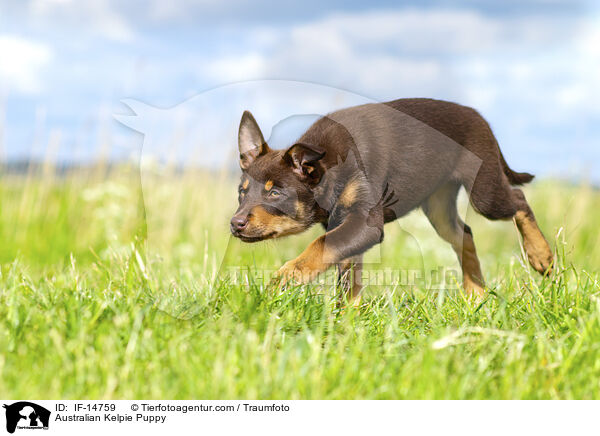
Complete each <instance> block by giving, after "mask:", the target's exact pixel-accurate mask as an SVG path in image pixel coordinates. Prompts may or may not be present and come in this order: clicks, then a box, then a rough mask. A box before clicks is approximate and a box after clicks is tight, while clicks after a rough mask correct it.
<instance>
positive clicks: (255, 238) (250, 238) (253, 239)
mask: <svg viewBox="0 0 600 436" xmlns="http://www.w3.org/2000/svg"><path fill="white" fill-rule="evenodd" d="M276 234H277V232H269V233H265V234H263V235H258V236H247V235H244V234H243V233H234V234H233V236H235V237H236V238H238V239H241V240H242V241H244V242H259V241H264V240H265V239H271V238H273V237H275V236H276Z"/></svg>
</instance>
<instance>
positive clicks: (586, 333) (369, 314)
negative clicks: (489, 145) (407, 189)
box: [0, 167, 600, 399]
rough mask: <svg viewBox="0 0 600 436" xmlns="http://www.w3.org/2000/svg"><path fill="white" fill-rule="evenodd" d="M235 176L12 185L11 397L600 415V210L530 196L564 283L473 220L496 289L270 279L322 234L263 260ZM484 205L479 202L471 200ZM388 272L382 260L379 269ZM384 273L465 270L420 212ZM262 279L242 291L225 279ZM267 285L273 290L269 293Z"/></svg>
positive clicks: (589, 195) (0, 193)
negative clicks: (348, 290)
mask: <svg viewBox="0 0 600 436" xmlns="http://www.w3.org/2000/svg"><path fill="white" fill-rule="evenodd" d="M235 183H236V181H234V180H232V179H230V178H229V177H227V176H226V175H222V174H210V175H209V174H195V173H189V174H183V175H173V174H154V175H148V174H146V175H145V176H144V177H142V178H141V180H140V176H139V172H138V171H136V170H135V169H134V168H128V167H121V168H114V169H112V170H111V171H110V172H109V173H108V174H104V173H103V172H102V171H101V169H99V170H91V171H81V172H75V173H72V174H69V175H67V176H62V177H58V176H55V175H54V174H53V172H52V170H51V169H47V171H46V174H37V173H36V174H29V175H27V176H25V175H22V176H21V175H20V176H14V175H9V174H4V175H3V176H2V177H1V178H0V241H1V249H0V264H1V269H0V380H1V382H0V397H3V398H27V399H35V398H71V399H74V398H90V399H91V398H115V399H116V398H177V399H185V398H201V399H217V398H239V397H242V398H249V399H275V398H276V399H356V398H365V399H425V398H427V399H431V398H435V399H474V398H480V399H501V398H549V399H555V398H599V397H600V299H599V292H600V284H599V276H598V265H600V247H599V246H600V244H599V243H600V236H599V234H598V232H597V226H598V222H600V194H599V193H598V192H596V191H594V190H593V189H592V188H590V187H586V186H584V185H582V186H577V187H575V186H567V185H566V184H563V183H559V182H550V181H539V182H537V183H535V184H534V185H532V186H531V187H528V188H527V189H526V194H527V196H528V198H529V200H530V204H531V205H532V207H533V209H534V210H535V212H536V214H537V217H538V220H539V222H540V226H541V227H542V229H543V230H544V231H545V233H546V235H547V237H548V239H549V240H551V241H552V246H553V247H555V249H556V252H557V255H558V261H557V268H556V273H555V274H554V275H553V276H552V277H551V278H546V279H542V278H541V277H539V276H538V275H536V274H534V273H533V272H532V270H530V269H529V268H528V266H527V265H526V264H523V262H522V256H521V251H520V246H519V239H518V235H517V232H516V231H515V228H514V225H513V224H512V223H511V222H494V223H492V222H489V221H486V220H484V219H482V218H481V217H479V216H477V215H475V214H474V213H472V212H471V211H469V212H468V216H467V221H468V222H469V223H470V224H471V226H472V227H473V231H474V235H475V241H476V243H477V247H478V250H479V254H480V257H481V260H482V266H483V269H484V274H485V276H486V279H487V282H488V286H489V288H490V292H489V297H488V298H486V299H485V300H484V301H483V302H482V303H481V304H475V303H472V302H469V301H466V300H465V299H464V298H463V297H462V295H461V294H460V293H459V292H458V291H456V290H452V289H450V290H441V291H440V290H431V289H430V290H428V289H427V288H426V287H423V286H411V285H410V283H395V284H394V283H390V284H388V285H385V286H372V287H369V288H368V289H367V291H366V295H365V298H364V299H363V306H362V307H361V308H360V309H359V310H354V309H343V310H341V309H340V308H338V307H337V305H336V299H335V292H336V290H335V289H334V287H332V286H328V285H322V284H316V285H312V286H306V287H298V288H294V289H288V290H287V291H285V292H278V291H277V289H274V288H272V287H270V286H268V285H265V284H263V281H262V280H260V275H261V274H262V271H265V270H272V269H276V268H277V267H278V266H280V265H281V264H282V263H283V262H284V261H285V260H288V259H290V258H292V257H294V256H295V255H297V254H298V253H300V252H301V251H302V249H303V248H304V247H305V246H306V244H307V243H308V242H309V241H310V240H311V239H312V238H313V237H314V236H315V235H316V234H318V233H319V230H318V229H314V231H312V232H309V234H305V235H300V236H296V237H290V238H287V239H284V240H281V241H277V242H269V243H261V244H255V245H251V246H249V245H243V244H241V243H240V242H238V241H232V240H231V238H230V237H229V233H228V230H227V228H228V220H229V216H230V214H231V213H232V211H233V210H234V208H235V197H236V195H235ZM463 202H464V200H463ZM379 258H380V259H379ZM369 259H370V261H371V264H370V268H371V269H382V268H392V269H402V270H403V271H406V270H411V271H412V270H424V271H425V272H427V271H430V270H434V269H436V268H437V267H438V266H449V267H452V268H454V269H456V268H457V262H456V259H455V257H454V254H453V252H452V250H451V249H450V247H449V246H448V245H447V244H446V243H444V242H443V241H442V240H440V239H439V238H438V237H437V236H436V235H435V234H434V232H433V230H432V229H431V228H430V227H429V224H428V223H427V222H426V221H425V219H424V218H423V217H422V215H421V213H420V212H414V213H413V214H411V215H409V216H408V217H406V218H405V219H404V220H402V221H401V222H400V223H393V224H391V225H388V227H386V239H385V241H384V243H383V245H382V246H381V249H380V250H379V249H376V250H373V252H371V253H369ZM243 265H245V266H247V267H249V269H250V274H249V275H248V276H247V277H243V278H242V280H240V281H238V282H233V281H231V280H229V281H219V280H215V277H217V275H218V274H219V272H221V273H222V272H223V271H228V270H229V269H230V268H231V267H236V266H243ZM257 277H258V278H257Z"/></svg>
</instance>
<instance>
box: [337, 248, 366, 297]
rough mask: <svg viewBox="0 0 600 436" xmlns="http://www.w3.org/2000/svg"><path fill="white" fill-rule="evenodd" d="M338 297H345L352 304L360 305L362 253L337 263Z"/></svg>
mask: <svg viewBox="0 0 600 436" xmlns="http://www.w3.org/2000/svg"><path fill="white" fill-rule="evenodd" d="M339 274H340V285H341V286H340V287H341V289H342V293H341V294H340V298H344V297H347V298H348V302H350V303H351V304H352V305H353V306H355V307H357V306H360V301H361V297H360V292H361V290H362V255H358V256H353V257H350V258H348V259H345V260H344V261H343V262H342V263H340V264H339Z"/></svg>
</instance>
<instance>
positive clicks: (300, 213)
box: [295, 200, 306, 219]
mask: <svg viewBox="0 0 600 436" xmlns="http://www.w3.org/2000/svg"><path fill="white" fill-rule="evenodd" d="M295 206H296V216H297V217H298V218H299V219H302V218H304V216H305V215H306V209H305V208H304V203H302V202H301V201H300V200H296V205H295Z"/></svg>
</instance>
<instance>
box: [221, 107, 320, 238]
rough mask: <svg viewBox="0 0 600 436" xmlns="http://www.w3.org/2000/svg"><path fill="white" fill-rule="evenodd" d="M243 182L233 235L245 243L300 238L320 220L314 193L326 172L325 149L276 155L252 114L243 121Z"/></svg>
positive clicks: (302, 147)
mask: <svg viewBox="0 0 600 436" xmlns="http://www.w3.org/2000/svg"><path fill="white" fill-rule="evenodd" d="M238 146H239V152H240V167H241V169H242V177H241V180H240V185H239V187H238V193H239V196H238V201H239V207H238V209H237V211H236V213H235V215H234V216H233V218H232V219H231V233H232V234H233V235H234V236H235V237H237V238H240V239H241V240H242V241H245V242H255V241H261V240H264V239H271V238H277V237H280V236H286V235H292V234H295V233H300V232H302V231H304V230H306V229H308V228H309V227H310V226H311V225H312V224H314V223H315V222H316V220H317V215H318V213H319V208H318V206H317V204H316V201H315V199H314V195H313V188H314V187H315V186H316V185H317V184H318V183H319V181H320V180H321V177H322V176H323V173H324V171H325V167H324V165H323V164H322V162H321V160H322V158H323V157H324V156H325V150H324V149H322V148H321V147H318V146H315V145H311V144H303V143H297V144H294V145H292V146H291V147H290V148H288V149H287V150H271V149H270V148H269V146H268V145H267V143H266V142H265V140H264V137H263V135H262V133H261V131H260V128H259V127H258V124H257V123H256V120H255V119H254V117H253V116H252V114H251V113H250V112H248V111H246V112H244V114H243V115H242V120H241V122H240V128H239V134H238Z"/></svg>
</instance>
